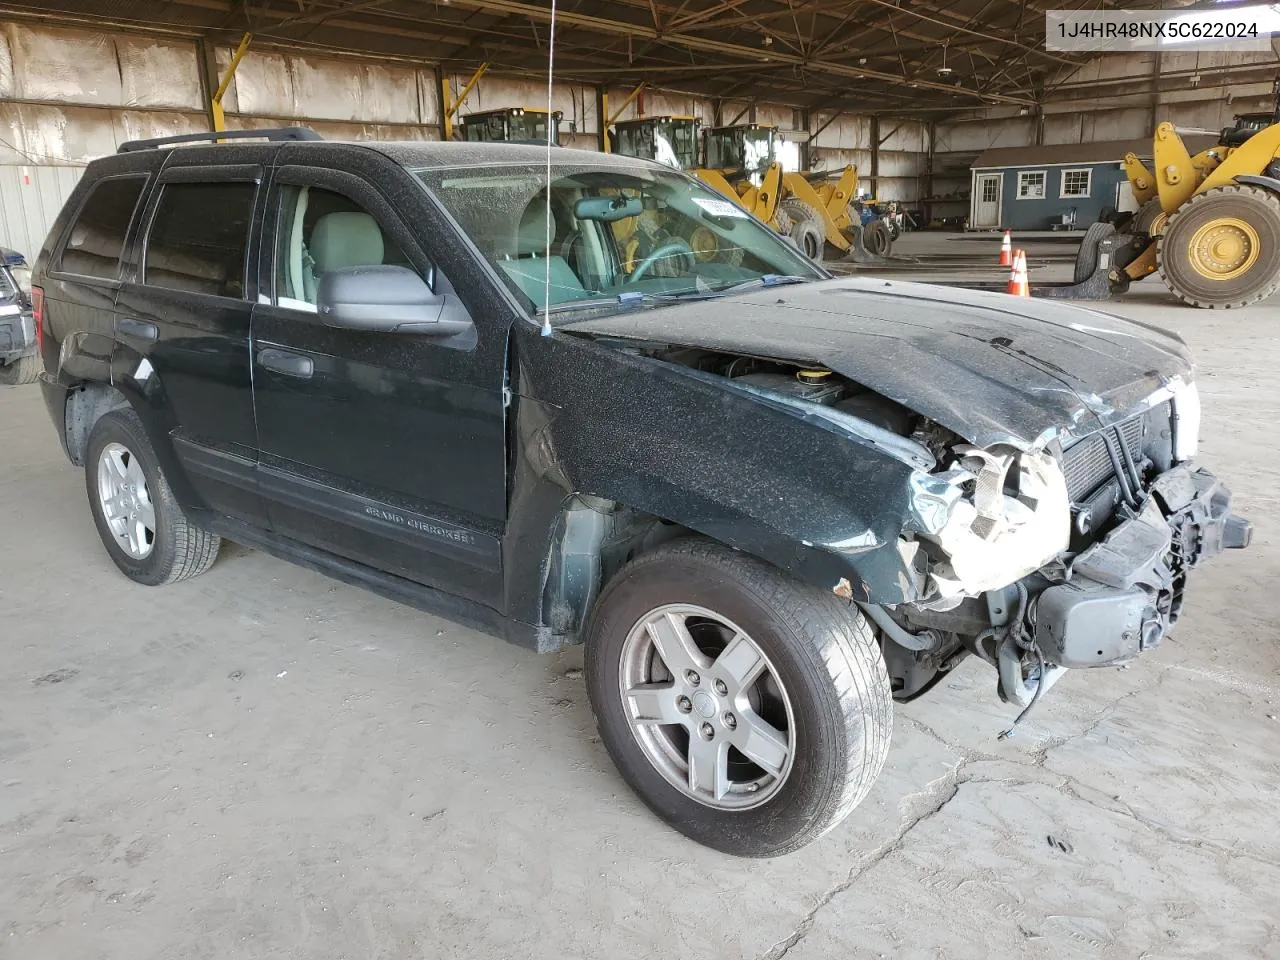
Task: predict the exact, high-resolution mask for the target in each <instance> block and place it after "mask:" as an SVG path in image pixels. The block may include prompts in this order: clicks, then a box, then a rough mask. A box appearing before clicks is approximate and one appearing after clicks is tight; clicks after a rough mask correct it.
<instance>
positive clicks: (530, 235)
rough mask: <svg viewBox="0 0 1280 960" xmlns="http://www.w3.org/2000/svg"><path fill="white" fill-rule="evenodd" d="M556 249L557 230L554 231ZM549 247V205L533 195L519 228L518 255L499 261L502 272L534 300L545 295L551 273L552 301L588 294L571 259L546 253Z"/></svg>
mask: <svg viewBox="0 0 1280 960" xmlns="http://www.w3.org/2000/svg"><path fill="white" fill-rule="evenodd" d="M551 238H552V244H553V249H554V243H555V231H554V230H553V231H552V233H551ZM546 250H547V208H546V204H545V201H543V200H542V199H540V198H534V200H533V202H531V203H530V204H529V206H528V207H526V208H525V211H524V215H523V216H522V217H521V218H520V225H519V227H517V229H516V237H515V257H514V258H512V259H507V260H502V261H500V263H501V266H502V269H503V271H504V272H505V273H506V275H507V276H508V277H510V278H511V280H512V281H513V282H514V283H515V285H516V286H517V287H519V288H520V291H521V292H522V293H523V294H524V295H525V296H527V297H528V298H529V299H530V300H532V301H533V302H534V303H542V302H543V298H544V297H545V296H546V293H547V291H546V284H547V276H548V272H550V279H551V290H550V293H551V302H552V303H565V302H566V301H569V300H580V299H582V297H583V294H585V293H586V288H585V287H583V285H582V281H581V280H579V279H578V275H577V274H576V273H574V272H573V268H572V267H571V266H569V262H568V261H567V260H565V258H564V257H561V256H558V255H556V256H550V257H548V256H545V254H546Z"/></svg>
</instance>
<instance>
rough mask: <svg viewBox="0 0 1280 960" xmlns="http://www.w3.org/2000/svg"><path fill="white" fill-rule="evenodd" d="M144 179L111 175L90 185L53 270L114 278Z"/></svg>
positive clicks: (141, 177) (144, 183) (145, 181)
mask: <svg viewBox="0 0 1280 960" xmlns="http://www.w3.org/2000/svg"><path fill="white" fill-rule="evenodd" d="M146 183H147V178H146V177H145V176H138V177H111V178H109V179H106V180H101V181H99V182H98V183H97V184H95V185H94V186H93V189H92V190H91V191H90V193H89V196H88V198H87V199H86V200H85V202H84V205H83V206H81V208H80V212H79V213H78V214H77V215H76V219H75V222H74V223H72V225H71V230H70V232H69V233H68V235H67V243H66V246H65V247H63V248H62V254H61V255H60V257H59V259H58V265H57V269H58V270H61V271H63V272H65V273H74V274H78V275H79V276H82V277H100V278H102V279H105V280H114V279H116V277H117V276H119V274H120V254H121V253H122V252H123V250H124V241H125V238H126V237H127V236H128V234H129V224H130V223H131V222H132V221H133V214H134V211H135V210H136V209H137V207H138V200H139V198H140V197H141V196H142V190H143V188H144V187H145V186H146Z"/></svg>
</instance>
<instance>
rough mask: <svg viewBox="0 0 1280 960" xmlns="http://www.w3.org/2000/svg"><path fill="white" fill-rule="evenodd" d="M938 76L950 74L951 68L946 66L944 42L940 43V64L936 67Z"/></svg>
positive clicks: (945, 46)
mask: <svg viewBox="0 0 1280 960" xmlns="http://www.w3.org/2000/svg"><path fill="white" fill-rule="evenodd" d="M938 76H940V77H949V76H951V68H950V67H948V66H947V45H946V44H945V43H944V44H943V45H942V66H940V67H939V68H938Z"/></svg>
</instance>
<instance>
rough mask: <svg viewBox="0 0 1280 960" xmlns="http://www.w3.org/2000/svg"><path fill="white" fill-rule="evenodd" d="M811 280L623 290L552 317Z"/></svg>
mask: <svg viewBox="0 0 1280 960" xmlns="http://www.w3.org/2000/svg"><path fill="white" fill-rule="evenodd" d="M811 279H812V278H810V277H793V276H788V275H785V274H777V273H766V274H764V275H763V276H759V277H752V278H751V279H750V280H743V281H742V282H740V283H734V284H731V285H730V286H727V287H695V288H694V289H692V290H678V291H670V292H667V293H646V292H644V291H643V290H624V291H622V292H621V293H617V294H614V295H613V296H611V297H592V298H590V299H586V300H566V301H564V302H563V303H555V304H552V305H551V313H553V314H556V313H568V312H573V311H578V310H601V309H604V308H605V307H638V306H640V305H642V304H647V303H675V302H677V301H689V300H718V299H719V298H720V297H724V296H728V295H729V294H733V293H741V292H742V291H744V290H750V289H752V288H755V287H781V286H786V285H787V284H791V283H808V282H809V281H810V280H811ZM541 314H542V307H541V306H540V305H536V306H535V307H534V316H540V315H541Z"/></svg>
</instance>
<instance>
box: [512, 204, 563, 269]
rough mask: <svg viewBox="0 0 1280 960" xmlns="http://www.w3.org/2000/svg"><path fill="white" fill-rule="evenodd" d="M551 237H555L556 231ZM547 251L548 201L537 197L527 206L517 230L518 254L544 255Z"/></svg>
mask: <svg viewBox="0 0 1280 960" xmlns="http://www.w3.org/2000/svg"><path fill="white" fill-rule="evenodd" d="M551 238H552V239H553V240H554V239H555V233H554V231H553V232H552V234H551ZM546 251H547V201H546V200H545V199H544V198H542V197H535V198H534V199H533V200H532V201H531V202H530V203H529V206H527V207H526V208H525V211H524V216H522V217H521V218H520V228H519V229H518V230H517V231H516V256H528V255H529V254H531V253H534V254H539V255H544V254H545V253H546Z"/></svg>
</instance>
